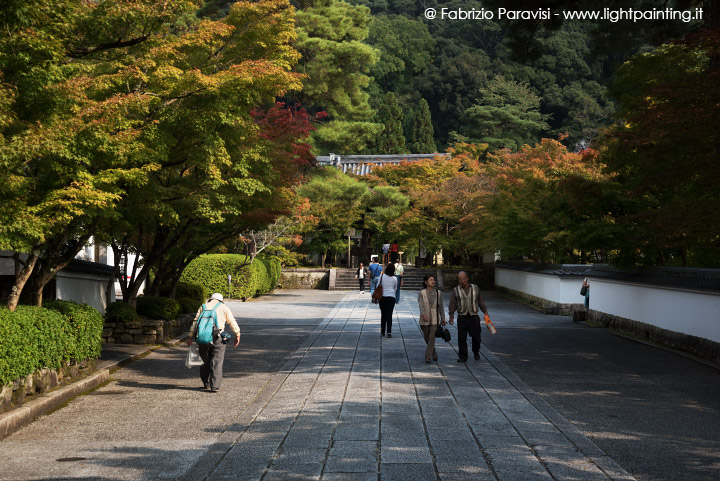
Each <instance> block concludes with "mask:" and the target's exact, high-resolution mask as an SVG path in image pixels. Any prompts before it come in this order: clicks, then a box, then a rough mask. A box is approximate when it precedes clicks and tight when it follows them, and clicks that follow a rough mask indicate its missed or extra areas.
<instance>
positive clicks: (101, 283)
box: [56, 271, 115, 315]
mask: <svg viewBox="0 0 720 481" xmlns="http://www.w3.org/2000/svg"><path fill="white" fill-rule="evenodd" d="M107 281H108V278H103V277H102V276H93V275H87V274H84V275H83V274H76V273H69V272H63V271H60V272H58V274H57V276H56V292H57V298H58V299H60V300H63V301H75V302H77V303H80V304H87V305H89V306H92V307H94V308H95V309H97V310H98V311H100V314H103V315H104V314H105V307H106V306H107V305H108V302H113V301H114V300H115V293H114V292H111V294H110V300H109V301H108V300H107V299H106V296H105V293H106V289H107Z"/></svg>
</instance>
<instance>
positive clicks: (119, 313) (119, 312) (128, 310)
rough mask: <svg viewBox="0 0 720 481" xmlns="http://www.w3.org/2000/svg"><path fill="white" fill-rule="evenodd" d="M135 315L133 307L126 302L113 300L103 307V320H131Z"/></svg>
mask: <svg viewBox="0 0 720 481" xmlns="http://www.w3.org/2000/svg"><path fill="white" fill-rule="evenodd" d="M137 317H138V315H137V311H136V310H135V307H134V306H133V305H132V304H130V303H128V302H123V301H115V302H112V303H110V304H109V305H108V306H107V309H105V320H106V321H107V322H132V321H134V320H136V319H137Z"/></svg>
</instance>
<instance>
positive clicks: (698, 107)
mask: <svg viewBox="0 0 720 481" xmlns="http://www.w3.org/2000/svg"><path fill="white" fill-rule="evenodd" d="M719 38H720V36H718V33H717V31H705V32H702V33H700V34H697V35H693V36H689V37H688V38H687V39H686V40H685V41H683V42H682V43H675V44H667V45H664V46H662V47H660V48H658V49H657V50H655V51H653V52H650V53H645V54H641V55H637V56H635V57H633V58H632V59H630V60H629V61H628V62H627V63H626V64H625V65H623V66H622V68H621V69H620V70H619V72H618V76H617V79H616V81H615V82H614V84H613V86H612V92H613V94H614V95H615V97H616V98H617V99H618V107H619V118H620V120H619V121H618V123H617V124H615V125H614V126H613V127H612V129H611V130H610V132H609V133H608V135H607V136H605V137H604V138H603V140H602V143H601V159H602V160H603V161H604V162H605V163H607V165H608V169H609V170H610V171H613V172H617V174H618V176H617V183H616V188H617V189H618V190H617V192H618V197H619V198H620V199H622V200H623V202H622V203H621V204H620V206H621V209H622V210H619V212H618V215H617V221H618V224H619V225H620V226H621V227H622V229H623V230H622V235H620V236H618V238H617V245H618V248H619V250H620V252H619V255H620V257H621V261H622V262H623V263H626V264H654V263H656V264H660V265H665V264H682V265H696V266H706V267H707V266H714V267H718V266H719V265H720V238H719V237H718V232H720V224H719V223H718V222H719V220H718V216H717V215H716V213H717V212H718V209H720V181H719V180H718V176H717V175H714V171H715V170H716V169H717V159H718V158H720V147H719V146H720V139H719V138H718V132H720V92H719V90H718V88H717V86H718V82H719V79H720V66H719V65H718V62H717V58H718V55H720V41H719Z"/></svg>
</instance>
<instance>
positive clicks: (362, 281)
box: [358, 277, 365, 291]
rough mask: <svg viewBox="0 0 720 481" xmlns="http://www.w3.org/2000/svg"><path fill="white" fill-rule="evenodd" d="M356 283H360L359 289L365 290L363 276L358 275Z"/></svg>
mask: <svg viewBox="0 0 720 481" xmlns="http://www.w3.org/2000/svg"><path fill="white" fill-rule="evenodd" d="M358 283H359V284H360V290H361V291H364V290H365V278H364V277H358Z"/></svg>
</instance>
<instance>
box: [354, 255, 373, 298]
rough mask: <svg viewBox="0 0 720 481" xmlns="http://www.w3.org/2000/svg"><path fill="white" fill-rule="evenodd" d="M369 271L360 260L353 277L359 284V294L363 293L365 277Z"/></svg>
mask: <svg viewBox="0 0 720 481" xmlns="http://www.w3.org/2000/svg"><path fill="white" fill-rule="evenodd" d="M369 273H370V271H368V270H367V268H366V267H365V266H364V265H363V263H362V262H361V263H360V267H358V270H357V271H356V272H355V279H357V280H358V284H360V294H365V278H366V277H367V276H368V275H369Z"/></svg>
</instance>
